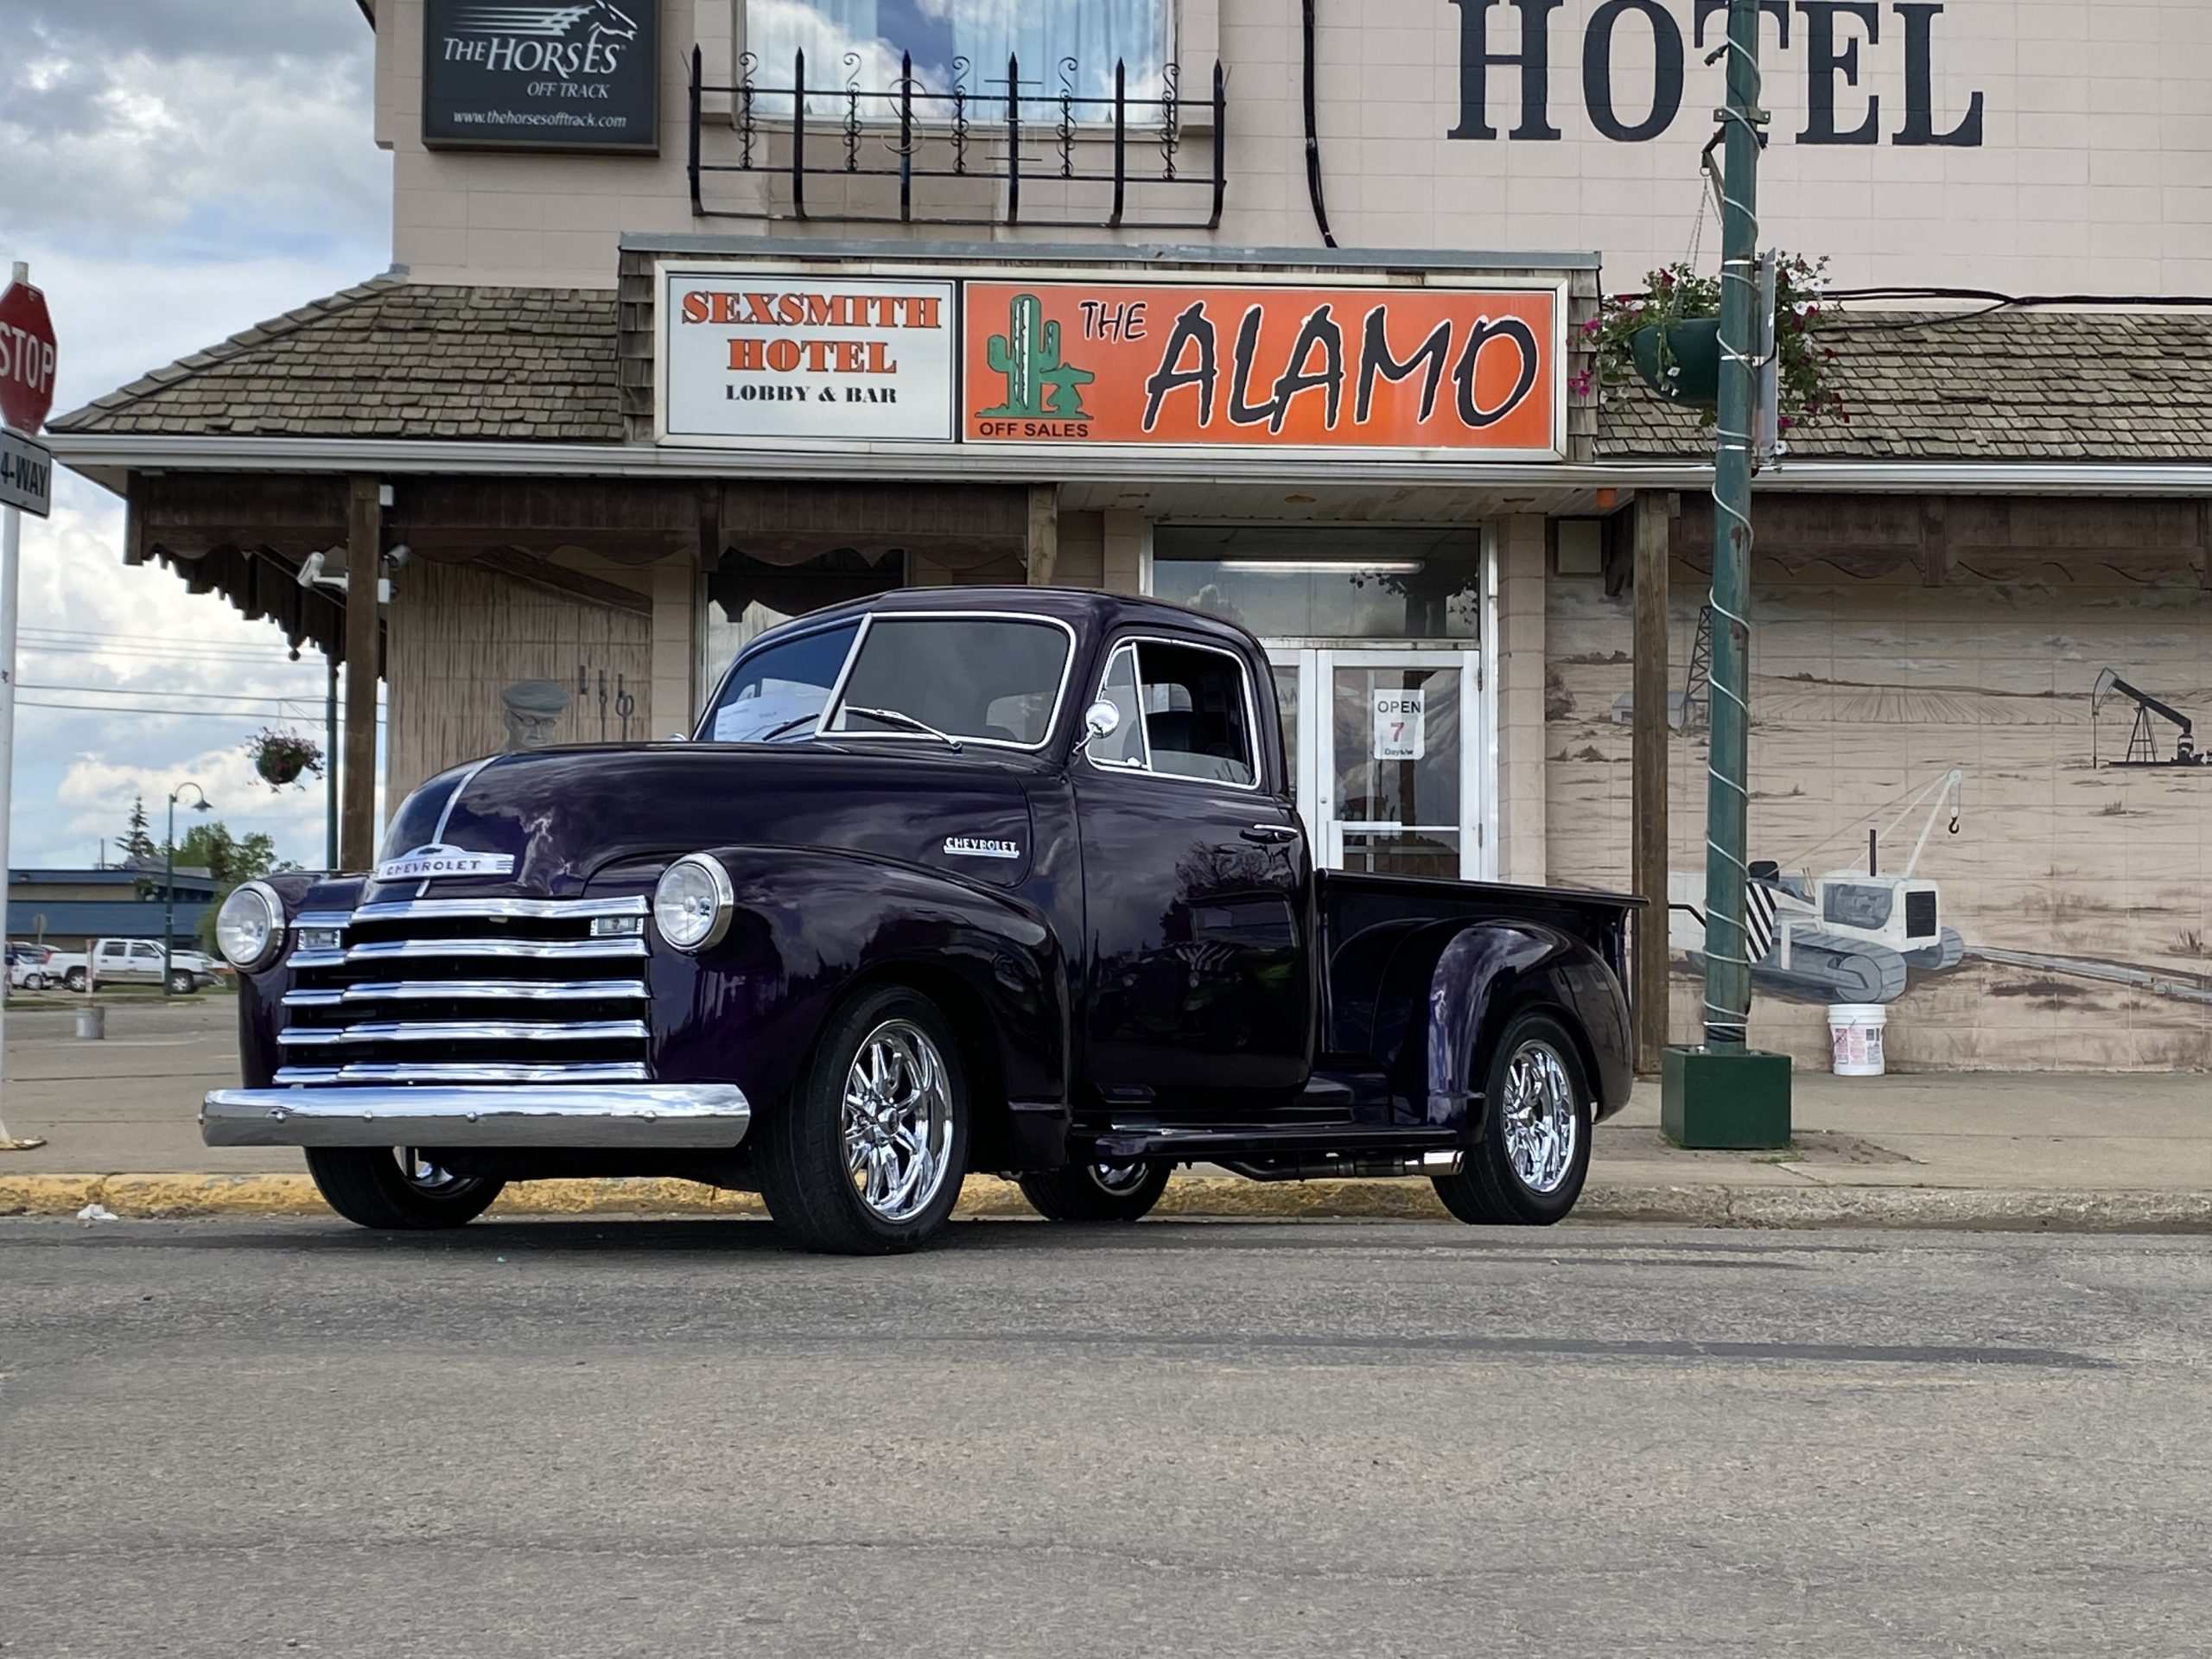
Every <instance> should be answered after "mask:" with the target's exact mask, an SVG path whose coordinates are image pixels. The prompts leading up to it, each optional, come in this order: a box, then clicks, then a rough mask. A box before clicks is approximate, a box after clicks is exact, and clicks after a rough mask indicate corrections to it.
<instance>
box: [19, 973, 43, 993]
mask: <svg viewBox="0 0 2212 1659" xmlns="http://www.w3.org/2000/svg"><path fill="white" fill-rule="evenodd" d="M23 988H24V989H25V990H27V991H42V990H44V989H45V988H46V976H45V975H44V974H26V975H25V976H23Z"/></svg>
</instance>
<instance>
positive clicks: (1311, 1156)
mask: <svg viewBox="0 0 2212 1659" xmlns="http://www.w3.org/2000/svg"><path fill="white" fill-rule="evenodd" d="M1433 1153H1441V1154H1446V1155H1448V1156H1449V1157H1450V1158H1451V1160H1452V1163H1453V1165H1454V1166H1456V1165H1457V1163H1458V1161H1459V1135H1458V1133H1457V1132H1456V1131H1454V1130H1452V1129H1440V1128H1378V1127H1376V1126H1374V1125H1371V1124H1360V1123H1344V1122H1337V1123H1220V1124H1207V1125H1204V1126H1200V1125H1179V1126H1173V1127H1171V1126H1169V1125H1166V1124H1162V1123H1154V1122H1145V1123H1126V1124H1124V1123H1116V1124H1115V1125H1113V1126H1112V1127H1111V1128H1107V1129H1104V1130H1102V1131H1100V1132H1099V1133H1098V1134H1097V1135H1095V1136H1094V1137H1092V1139H1091V1145H1090V1152H1089V1153H1087V1154H1084V1157H1085V1158H1086V1159H1091V1158H1095V1159H1096V1160H1097V1161H1099V1162H1101V1163H1118V1162H1124V1161H1132V1160H1138V1159H1155V1160H1156V1159H1172V1160H1174V1161H1176V1162H1178V1163H1220V1164H1226V1163H1230V1162H1231V1161H1232V1160H1234V1161H1236V1162H1268V1163H1272V1162H1274V1161H1276V1160H1286V1161H1299V1162H1304V1161H1306V1160H1337V1162H1338V1163H1339V1164H1349V1163H1351V1162H1352V1161H1353V1160H1374V1161H1378V1162H1388V1161H1391V1160H1396V1161H1399V1162H1404V1161H1407V1160H1411V1161H1413V1162H1415V1163H1418V1162H1420V1161H1421V1160H1422V1159H1423V1158H1424V1156H1426V1155H1427V1154H1433ZM1323 1173H1350V1172H1349V1171H1348V1170H1340V1169H1332V1170H1329V1171H1325V1172H1323ZM1377 1173H1404V1172H1402V1171H1398V1170H1391V1171H1387V1172H1384V1171H1378V1172H1377ZM1278 1179H1303V1178H1302V1177H1297V1176H1291V1177H1283V1178H1278Z"/></svg>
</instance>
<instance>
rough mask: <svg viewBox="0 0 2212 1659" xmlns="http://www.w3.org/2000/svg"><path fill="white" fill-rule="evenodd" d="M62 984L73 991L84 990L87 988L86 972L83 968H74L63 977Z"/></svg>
mask: <svg viewBox="0 0 2212 1659" xmlns="http://www.w3.org/2000/svg"><path fill="white" fill-rule="evenodd" d="M61 982H62V983H63V984H64V985H66V986H67V987H68V988H70V989H71V990H73V991H81V990H83V989H84V988H85V970H84V969H81V968H72V969H70V970H69V971H68V972H67V973H66V974H64V975H63V976H61Z"/></svg>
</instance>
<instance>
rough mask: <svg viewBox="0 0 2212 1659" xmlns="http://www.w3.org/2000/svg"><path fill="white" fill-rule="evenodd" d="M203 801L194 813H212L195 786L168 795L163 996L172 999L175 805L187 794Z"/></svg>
mask: <svg viewBox="0 0 2212 1659" xmlns="http://www.w3.org/2000/svg"><path fill="white" fill-rule="evenodd" d="M186 790H190V791H192V792H193V793H194V794H195V795H197V796H198V797H199V799H198V800H196V801H194V803H193V804H192V810H194V811H195V812H205V811H207V810H209V809H210V803H209V801H208V799H207V791H206V790H204V789H202V788H200V785H197V784H194V783H182V784H179V785H177V786H176V787H175V789H173V790H171V791H169V834H168V840H167V841H166V842H163V843H162V995H163V996H165V997H166V996H170V995H174V994H175V993H174V991H173V990H172V988H171V982H170V975H171V974H172V973H173V972H174V971H175V962H176V804H177V800H178V798H179V797H181V795H182V794H183V793H184V791H186Z"/></svg>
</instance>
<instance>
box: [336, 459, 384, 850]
mask: <svg viewBox="0 0 2212 1659" xmlns="http://www.w3.org/2000/svg"><path fill="white" fill-rule="evenodd" d="M377 492H378V484H377V480H375V479H374V478H372V477H369V476H367V475H365V474H355V475H354V476H353V478H352V479H350V480H348V481H347V491H346V735H345V745H346V766H345V770H344V772H343V773H342V774H341V775H342V777H343V779H344V785H343V787H344V796H343V798H342V800H341V802H340V814H339V830H338V845H339V863H340V867H341V868H346V869H348V870H365V869H367V868H369V866H370V865H371V864H372V862H373V861H375V859H376V836H377V682H378V678H379V677H380V675H379V673H378V668H379V663H378V651H377V635H378V621H379V619H378V610H377V575H378V567H379V566H381V565H382V563H384V548H383V545H382V543H383V539H384V508H383V506H382V505H381V502H380V499H379V498H378V493H377Z"/></svg>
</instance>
